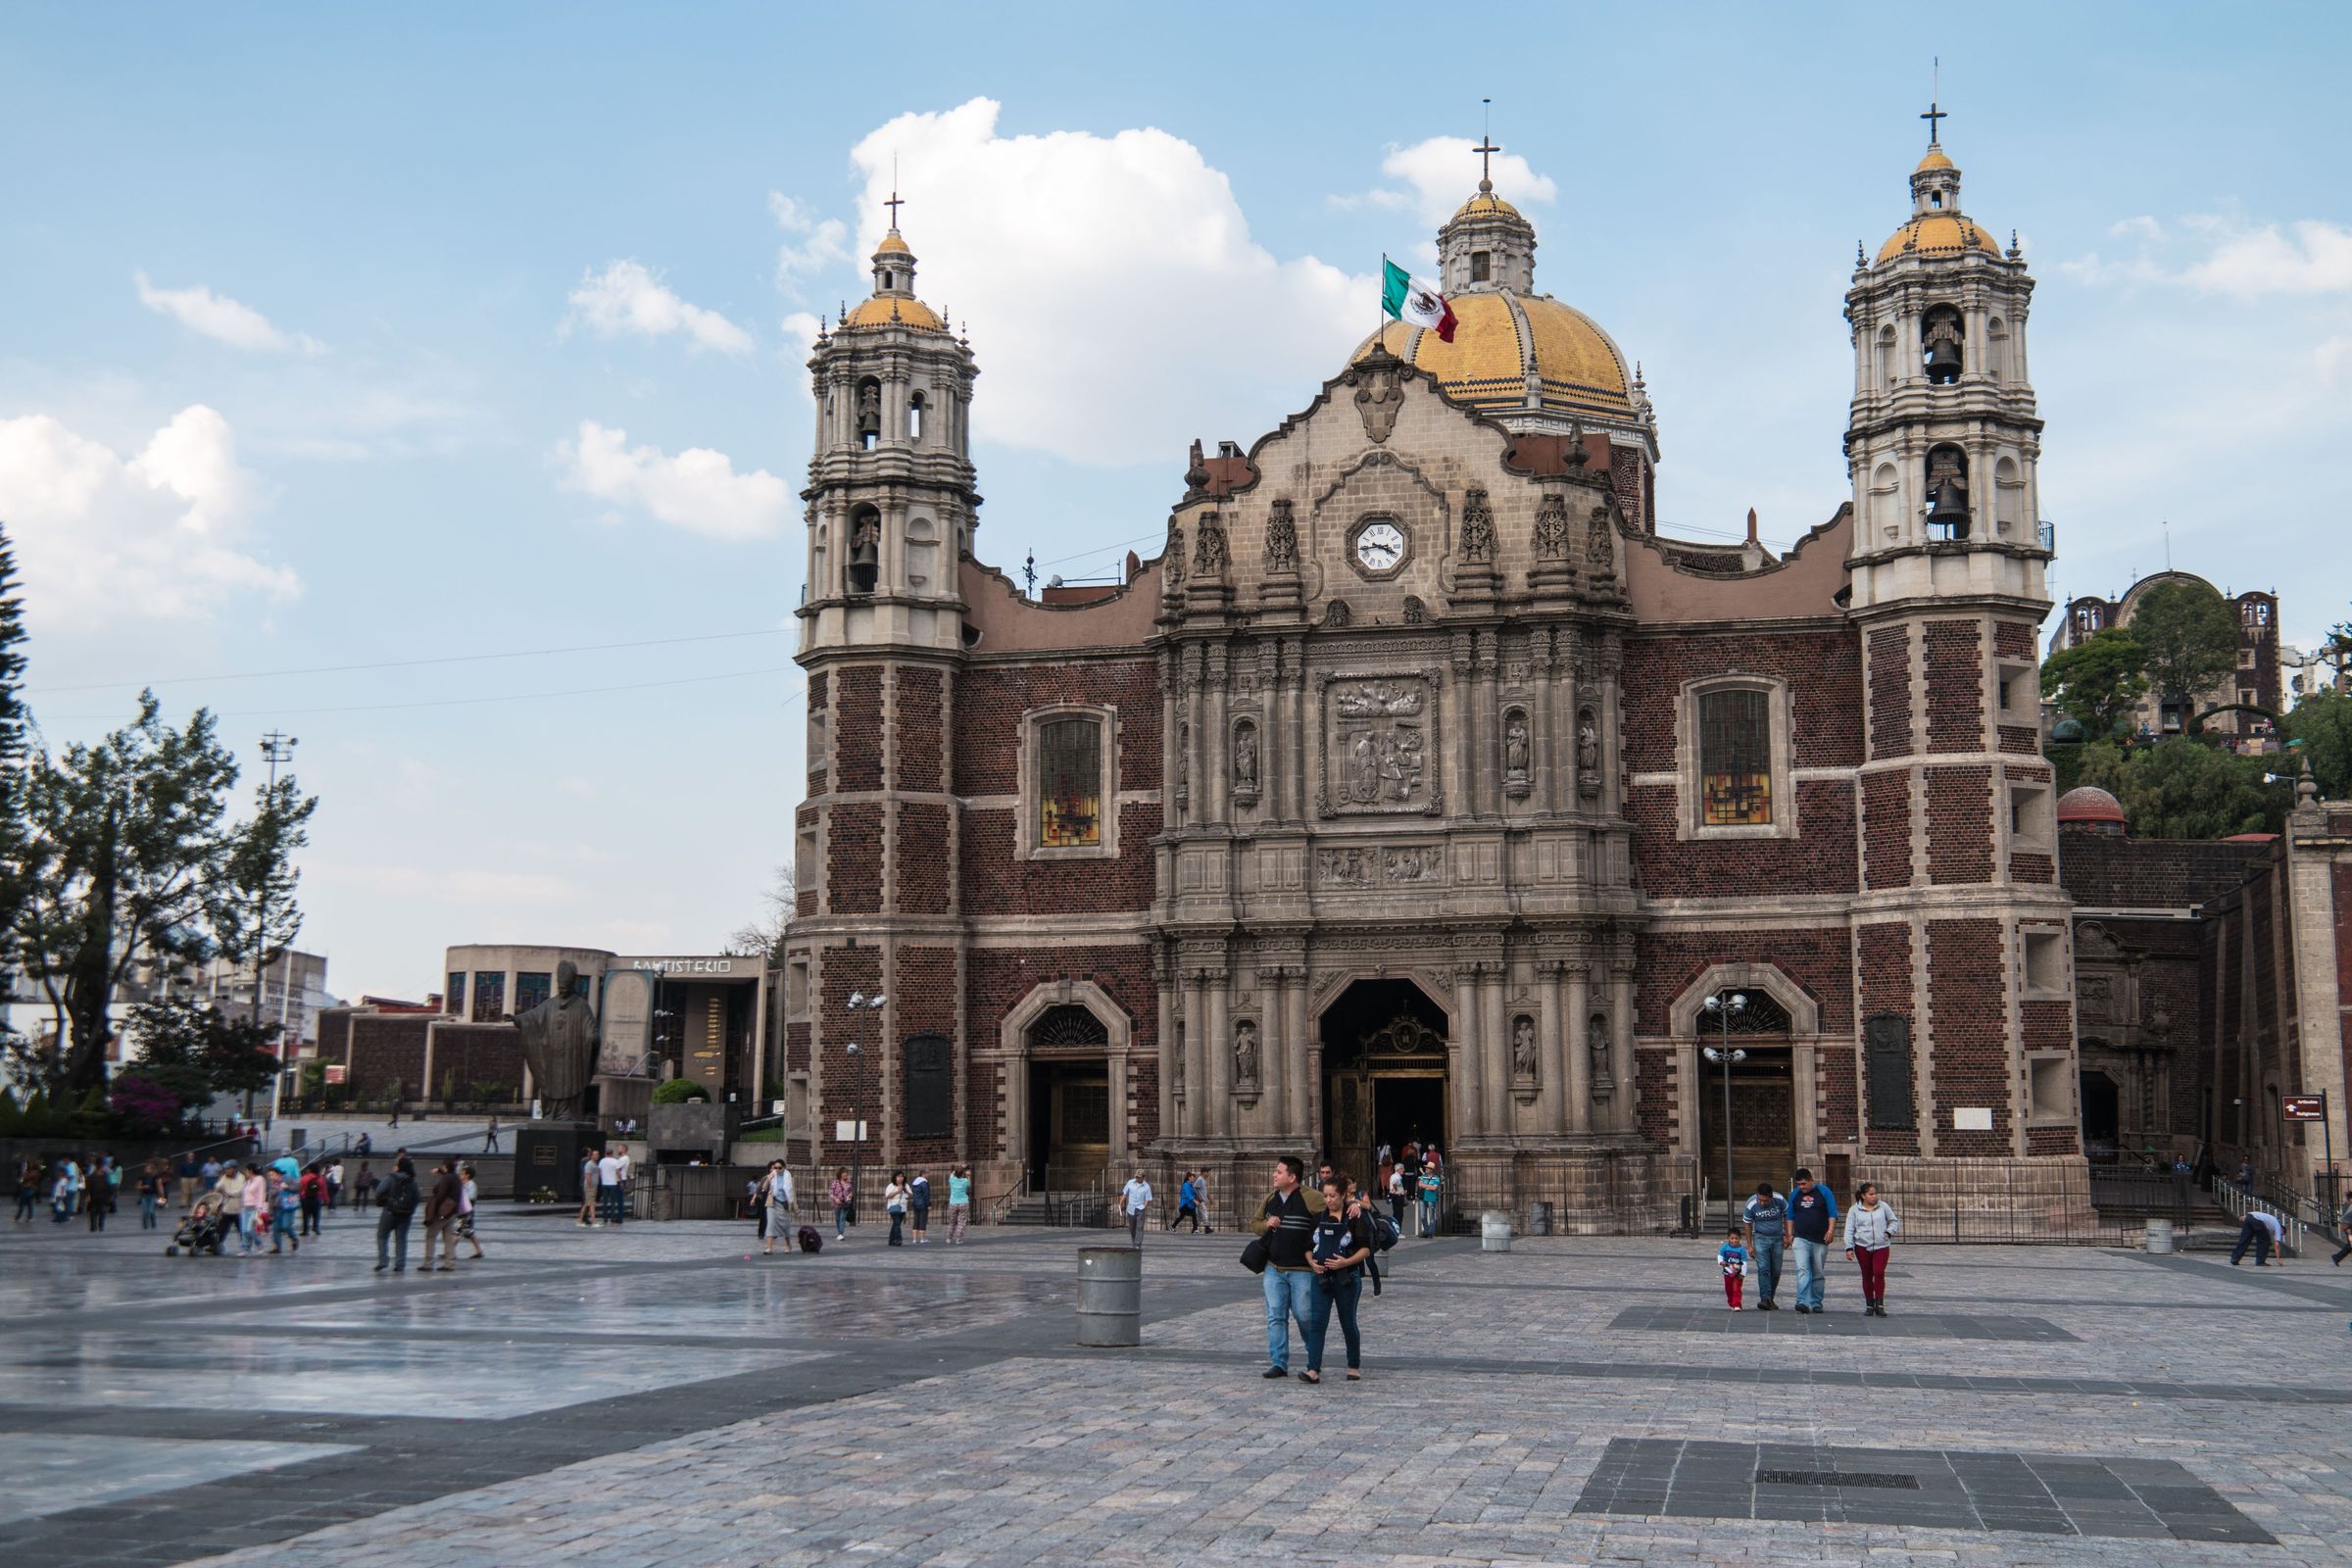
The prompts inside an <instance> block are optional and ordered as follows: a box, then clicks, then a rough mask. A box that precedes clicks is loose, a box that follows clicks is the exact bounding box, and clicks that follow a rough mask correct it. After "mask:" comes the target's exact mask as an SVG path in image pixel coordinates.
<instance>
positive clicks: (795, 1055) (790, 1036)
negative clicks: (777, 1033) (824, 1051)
mask: <svg viewBox="0 0 2352 1568" xmlns="http://www.w3.org/2000/svg"><path fill="white" fill-rule="evenodd" d="M784 1070H785V1071H786V1072H807V1071H808V1070H809V1026H808V1025H807V1024H805V1023H788V1024H786V1025H785V1026H784Z"/></svg>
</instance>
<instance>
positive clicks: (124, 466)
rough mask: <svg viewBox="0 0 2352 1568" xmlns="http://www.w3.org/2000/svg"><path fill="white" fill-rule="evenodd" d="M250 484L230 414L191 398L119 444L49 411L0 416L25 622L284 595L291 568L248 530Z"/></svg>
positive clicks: (66, 623) (253, 488)
mask: <svg viewBox="0 0 2352 1568" xmlns="http://www.w3.org/2000/svg"><path fill="white" fill-rule="evenodd" d="M260 490H261V485H260V483H259V481H258V480H257V479H256V478H255V476H254V475H253V474H252V473H251V472H250V471H249V470H247V469H245V468H242V467H240V466H238V464H237V458H236V436H235V432H233V431H232V430H231V429H230V428H229V423H228V421H227V420H226V419H224V418H222V417H221V415H220V414H219V413H217V412H216V411H214V410H213V409H210V408H207V407H206V406H205V405H203V404H201V403H197V404H191V405H189V406H188V407H187V408H184V409H182V410H180V411H179V413H178V414H176V415H174V416H173V417H172V420H171V422H170V423H168V424H166V425H165V426H164V427H163V428H162V429H160V430H157V431H156V432H155V433H154V435H153V436H151V437H150V438H149V439H148V441H147V443H146V445H145V446H144V447H143V448H142V449H141V450H140V451H139V453H138V455H137V456H135V457H129V458H125V457H123V456H122V455H121V454H119V453H117V452H115V451H114V450H113V449H112V448H110V447H108V446H106V445H105V444H103V443H102V442H98V441H93V440H91V439H89V438H88V437H86V436H82V435H78V434H76V433H75V432H74V431H73V430H71V429H69V428H68V427H67V426H66V425H65V424H64V423H63V422H61V421H60V420H58V419H56V418H54V417H51V416H49V415H45V414H35V415H28V416H25V417H22V418H14V419H0V519H5V520H6V522H7V525H8V529H9V534H10V537H11V538H12V540H13V541H14V542H15V544H16V547H17V561H18V564H19V566H20V568H21V569H22V570H23V572H24V576H25V612H26V613H27V615H28V616H30V617H31V618H32V619H33V620H34V621H35V622H43V621H46V622H48V623H50V624H53V625H57V626H61V627H71V628H74V629H79V630H84V631H87V630H90V629H93V628H97V627H103V626H107V625H113V624H118V623H123V624H127V623H137V622H145V621H152V620H174V621H189V620H201V619H204V618H206V617H207V616H209V615H211V614H212V613H214V612H216V611H218V610H220V609H221V608H222V607H223V606H224V605H225V604H226V603H227V602H229V601H230V600H232V599H235V598H239V597H241V596H245V595H259V596H261V597H264V598H267V599H274V600H282V599H291V598H293V597H295V596H296V595H298V594H299V593H300V592H301V590H302V584H301V581H300V579H299V578H298V577H297V576H296V575H295V573H294V571H293V570H292V569H291V568H290V567H286V566H277V565H270V564H267V563H266V562H264V561H262V560H260V559H258V558H257V557H256V556H255V555H254V554H252V553H251V552H250V550H249V548H248V547H247V544H246V535H247V532H248V523H249V520H250V517H251V515H252V513H253V511H254V508H255V505H256V501H257V497H258V496H259V493H260Z"/></svg>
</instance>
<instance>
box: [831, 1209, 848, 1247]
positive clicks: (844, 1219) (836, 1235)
mask: <svg viewBox="0 0 2352 1568" xmlns="http://www.w3.org/2000/svg"><path fill="white" fill-rule="evenodd" d="M833 1239H834V1240H835V1241H837V1242H846V1241H848V1240H849V1239H850V1205H849V1204H847V1203H835V1204H834V1205H833Z"/></svg>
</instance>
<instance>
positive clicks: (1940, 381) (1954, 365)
mask: <svg viewBox="0 0 2352 1568" xmlns="http://www.w3.org/2000/svg"><path fill="white" fill-rule="evenodd" d="M1959 379H1960V345H1959V344H1957V343H1955V342H1953V341H1952V340H1951V339H1950V338H1948V337H1938V338H1936V340H1935V341H1934V342H1933V343H1930V344H1929V345H1928V380H1929V381H1930V382H1932V383H1933V384H1935V385H1936V386H1948V385H1950V384H1951V383H1952V382H1954V381H1957V380H1959Z"/></svg>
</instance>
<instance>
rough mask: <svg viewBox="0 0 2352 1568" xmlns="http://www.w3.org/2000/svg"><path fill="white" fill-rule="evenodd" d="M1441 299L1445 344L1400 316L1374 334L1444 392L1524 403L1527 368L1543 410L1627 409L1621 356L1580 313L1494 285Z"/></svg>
mask: <svg viewBox="0 0 2352 1568" xmlns="http://www.w3.org/2000/svg"><path fill="white" fill-rule="evenodd" d="M1479 199H1480V200H1486V199H1488V198H1483V197H1482V198H1479ZM1497 205H1500V204H1499V203H1498V204H1497ZM1446 303H1447V304H1448V305H1451V306H1452V307H1453V315H1454V321H1455V325H1454V330H1453V341H1452V342H1450V343H1447V342H1445V341H1443V340H1441V339H1440V338H1439V336H1438V334H1437V333H1435V332H1432V331H1428V330H1426V329H1424V328H1421V327H1414V326H1407V325H1405V324H1404V323H1403V322H1402V321H1391V322H1389V323H1388V325H1387V326H1385V327H1384V328H1382V329H1381V332H1380V334H1379V341H1380V342H1382V343H1384V344H1385V345H1386V346H1387V347H1388V350H1389V352H1390V353H1392V354H1394V355H1396V356H1397V358H1398V359H1400V360H1403V361H1405V362H1406V363H1407V364H1409V365H1412V366H1415V367H1417V368H1421V369H1424V370H1427V371H1429V372H1430V374H1432V375H1434V376H1436V377H1437V378H1438V384H1439V385H1440V386H1442V387H1444V388H1445V390H1446V396H1448V397H1450V398H1452V399H1454V400H1455V401H1456V402H1458V403H1467V404H1470V405H1472V406H1473V407H1476V408H1485V409H1493V410H1502V409H1512V408H1524V407H1526V405H1527V377H1528V372H1529V371H1530V370H1531V369H1532V370H1534V371H1535V373H1536V375H1537V377H1538V385H1539V386H1540V388H1541V390H1542V394H1543V400H1544V407H1545V408H1547V409H1557V410H1559V411H1561V412H1563V413H1582V414H1593V415H1601V416H1608V417H1616V418H1621V419H1630V418H1633V417H1635V414H1634V403H1633V397H1632V394H1631V392H1630V391H1629V390H1628V377H1627V373H1626V365H1625V356H1624V355H1622V354H1620V353H1618V352H1617V345H1616V344H1615V343H1614V342H1612V341H1611V340H1610V338H1609V334H1608V333H1606V332H1604V331H1602V330H1601V329H1600V327H1599V326H1598V325H1597V324H1596V323H1594V321H1593V319H1592V318H1591V317H1589V316H1587V315H1585V314H1584V312H1582V311H1579V310H1574V309H1572V308H1570V307H1569V306H1566V305H1562V304H1561V303H1560V302H1559V301H1557V300H1551V299H1545V298H1543V297H1542V296H1540V295H1518V294H1511V293H1508V292H1506V291H1502V290H1495V291H1492V292H1481V293H1476V294H1457V295H1453V296H1450V297H1449V298H1448V299H1447V300H1446ZM1373 342H1374V339H1372V338H1366V339H1364V341H1363V342H1362V343H1361V344H1359V345H1358V346H1357V348H1356V351H1355V353H1354V355H1353V356H1352V357H1351V363H1352V360H1360V359H1362V358H1363V357H1364V356H1365V355H1367V354H1369V353H1371V352H1372V344H1373Z"/></svg>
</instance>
